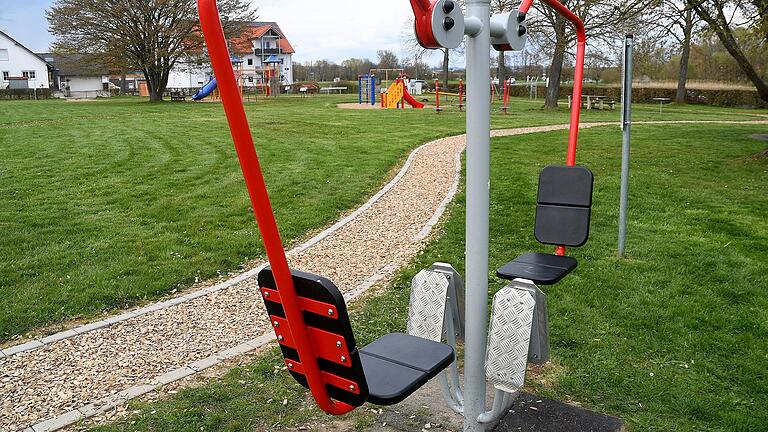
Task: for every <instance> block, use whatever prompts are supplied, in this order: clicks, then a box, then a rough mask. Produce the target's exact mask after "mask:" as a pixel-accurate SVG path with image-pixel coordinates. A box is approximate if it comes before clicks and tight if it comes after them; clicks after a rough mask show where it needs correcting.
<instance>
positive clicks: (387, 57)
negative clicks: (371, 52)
mask: <svg viewBox="0 0 768 432" xmlns="http://www.w3.org/2000/svg"><path fill="white" fill-rule="evenodd" d="M376 57H377V58H378V60H379V64H378V66H377V67H378V68H379V69H400V60H399V59H398V58H397V56H396V55H395V53H393V52H392V51H389V50H379V51H377V52H376Z"/></svg>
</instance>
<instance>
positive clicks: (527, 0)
mask: <svg viewBox="0 0 768 432" xmlns="http://www.w3.org/2000/svg"><path fill="white" fill-rule="evenodd" d="M543 1H544V3H546V4H548V5H549V6H550V7H551V8H552V9H554V10H555V11H557V13H559V14H560V15H562V16H564V17H565V18H566V19H567V20H568V21H570V22H571V24H573V27H574V28H575V29H576V38H577V40H576V67H575V68H574V71H573V96H571V100H572V102H571V126H570V128H569V131H568V156H567V157H566V165H568V166H574V165H576V143H577V141H578V138H579V116H580V115H581V93H582V85H583V81H584V52H585V50H586V44H587V32H586V29H585V28H584V23H583V22H582V21H581V19H580V18H579V17H578V16H576V14H575V13H573V12H572V11H571V10H569V9H568V8H567V7H565V6H564V5H563V4H562V3H560V2H559V1H557V0H543ZM532 4H533V0H523V2H522V3H521V4H520V9H519V11H520V12H522V13H525V14H527V13H528V11H529V10H530V8H531V5H532Z"/></svg>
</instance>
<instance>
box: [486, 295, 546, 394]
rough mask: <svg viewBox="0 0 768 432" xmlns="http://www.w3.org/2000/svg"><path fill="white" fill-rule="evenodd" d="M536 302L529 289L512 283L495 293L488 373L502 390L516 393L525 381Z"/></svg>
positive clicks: (489, 378) (490, 331)
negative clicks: (517, 287)
mask: <svg viewBox="0 0 768 432" xmlns="http://www.w3.org/2000/svg"><path fill="white" fill-rule="evenodd" d="M535 305H536V303H535V301H534V299H533V297H532V296H531V295H530V294H529V293H528V292H527V291H523V290H517V289H514V288H512V287H510V286H506V287H504V288H503V289H501V290H500V291H499V292H497V293H496V295H495V296H493V308H492V315H491V326H490V330H489V335H488V339H489V340H488V352H487V358H486V361H485V375H486V376H487V377H488V380H489V381H490V382H491V383H493V386H494V387H496V388H497V389H499V390H503V391H505V392H508V393H514V392H516V391H518V390H520V388H521V387H522V386H523V383H524V382H525V366H526V364H527V361H528V345H529V343H530V339H531V323H532V322H533V309H534V306H535Z"/></svg>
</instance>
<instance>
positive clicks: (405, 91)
mask: <svg viewBox="0 0 768 432" xmlns="http://www.w3.org/2000/svg"><path fill="white" fill-rule="evenodd" d="M403 100H404V101H406V102H408V105H410V106H412V107H414V108H424V104H423V103H421V102H419V101H417V100H416V99H414V98H413V96H411V94H410V93H408V89H407V88H406V87H405V86H403Z"/></svg>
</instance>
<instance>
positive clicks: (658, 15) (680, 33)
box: [639, 0, 701, 104]
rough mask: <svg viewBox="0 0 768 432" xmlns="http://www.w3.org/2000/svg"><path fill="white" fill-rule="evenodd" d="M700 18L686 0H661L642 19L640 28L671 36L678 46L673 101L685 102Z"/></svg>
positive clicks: (666, 36)
mask: <svg viewBox="0 0 768 432" xmlns="http://www.w3.org/2000/svg"><path fill="white" fill-rule="evenodd" d="M700 23H701V19H700V18H699V17H698V16H697V15H696V14H695V13H694V12H693V9H691V8H690V7H688V4H687V1H686V0H661V1H660V2H659V4H658V5H657V7H654V8H652V9H649V11H648V13H647V14H645V16H644V17H643V19H642V20H640V23H639V24H640V25H639V27H640V29H641V30H644V31H646V32H648V31H653V30H656V31H658V32H660V33H661V36H663V37H665V38H672V39H673V40H674V41H675V42H676V46H677V47H679V53H680V63H679V66H678V75H677V93H676V95H675V102H677V103H681V104H684V103H685V102H686V83H687V81H688V65H689V63H690V59H691V45H692V41H693V34H694V32H695V31H696V29H697V28H698V27H699V24H700Z"/></svg>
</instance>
